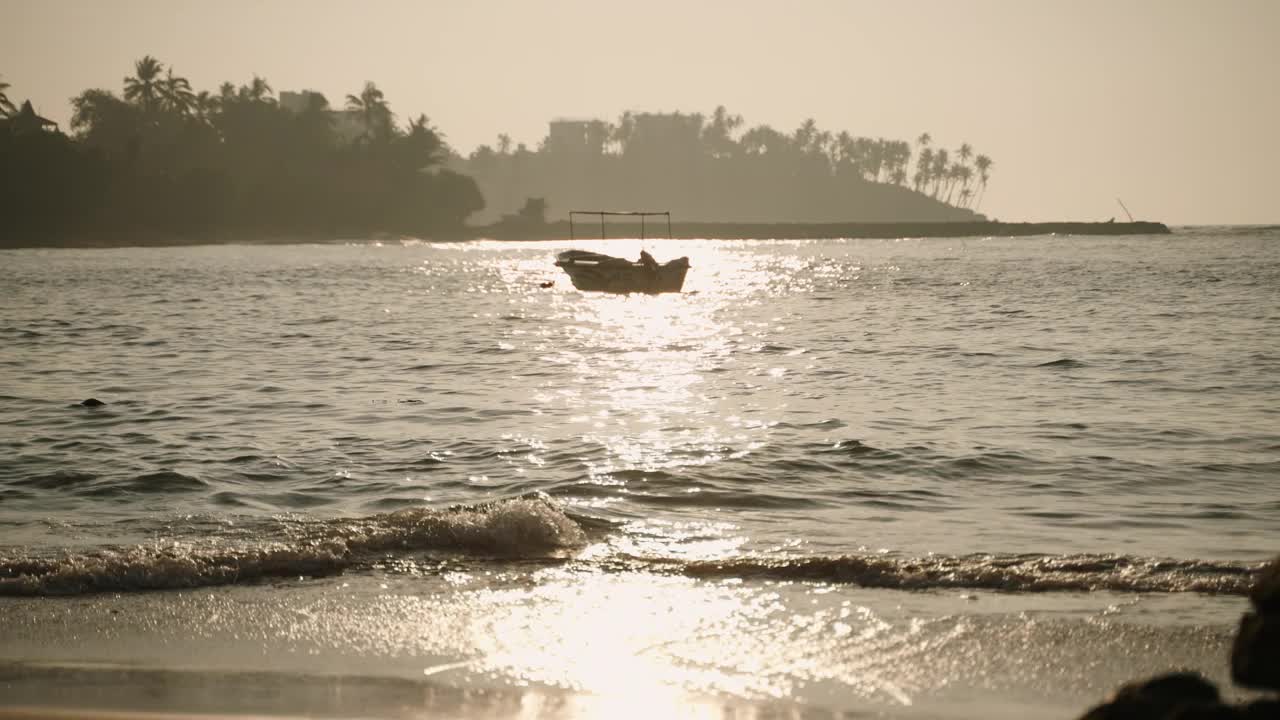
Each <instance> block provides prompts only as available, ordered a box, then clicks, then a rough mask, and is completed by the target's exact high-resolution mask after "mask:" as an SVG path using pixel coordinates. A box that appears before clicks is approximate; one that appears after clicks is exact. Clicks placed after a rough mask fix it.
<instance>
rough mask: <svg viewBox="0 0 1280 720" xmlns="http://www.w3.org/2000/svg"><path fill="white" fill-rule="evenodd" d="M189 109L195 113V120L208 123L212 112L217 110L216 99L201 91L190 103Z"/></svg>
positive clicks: (206, 91)
mask: <svg viewBox="0 0 1280 720" xmlns="http://www.w3.org/2000/svg"><path fill="white" fill-rule="evenodd" d="M191 109H192V110H194V111H195V114H196V120H198V121H200V122H202V123H208V122H209V119H210V117H211V116H212V115H213V112H214V111H215V110H217V109H218V98H217V97H216V96H214V95H210V94H209V91H208V90H201V91H200V92H199V93H198V94H197V95H196V96H195V98H194V99H193V100H192V101H191Z"/></svg>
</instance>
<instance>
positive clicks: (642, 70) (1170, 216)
mask: <svg viewBox="0 0 1280 720" xmlns="http://www.w3.org/2000/svg"><path fill="white" fill-rule="evenodd" d="M0 27H3V28H4V29H5V32H4V40H3V41H2V42H0V76H2V77H3V78H4V80H5V81H6V82H9V83H10V84H11V85H12V87H11V88H10V89H9V91H8V94H9V96H10V98H11V99H13V100H18V101H20V100H22V99H26V98H30V99H31V100H32V102H33V103H34V104H35V106H36V108H37V109H38V110H39V111H40V112H41V113H42V114H44V115H46V116H48V117H50V118H53V119H54V120H57V121H59V122H61V123H63V124H64V126H65V123H66V120H67V118H68V117H69V114H70V110H69V105H68V99H69V98H70V97H71V96H73V95H75V94H77V93H78V92H79V91H81V90H83V89H85V88H88V87H104V88H110V89H114V90H116V91H119V88H120V85H121V81H122V79H123V78H124V76H125V75H127V74H130V73H131V71H132V62H133V60H135V59H137V58H139V57H141V56H142V55H144V54H148V53H149V54H152V55H155V56H156V57H158V58H159V59H160V60H161V61H162V62H164V63H166V64H172V65H173V66H174V68H175V70H176V72H177V73H178V74H180V75H183V76H186V77H188V78H189V79H190V80H191V82H192V84H193V85H195V86H196V89H198V90H199V89H209V90H214V89H216V86H217V85H218V84H219V83H221V82H222V81H223V80H232V81H234V82H236V83H237V84H240V83H243V82H246V81H248V80H249V78H250V77H251V76H252V75H253V74H254V73H257V74H259V75H262V76H264V77H266V78H267V80H268V81H269V82H270V83H271V85H272V87H273V88H275V90H276V91H280V90H288V89H302V88H311V89H315V90H319V91H321V92H323V93H325V94H326V95H327V96H328V97H329V99H330V101H331V102H333V103H334V104H335V105H339V104H341V101H342V98H343V97H345V95H346V94H347V93H351V92H357V91H358V90H359V88H360V87H361V85H362V84H363V83H364V81H365V80H373V81H375V82H377V83H378V85H379V86H380V87H381V88H382V89H383V90H384V91H385V92H386V94H387V97H388V99H389V100H390V101H391V104H392V109H393V110H395V111H396V112H397V113H398V115H399V116H400V118H402V119H403V118H406V117H408V116H409V115H411V114H412V115H416V114H417V113H419V112H425V113H426V114H427V115H428V116H429V117H430V118H431V119H432V121H433V122H434V124H435V125H436V126H437V127H438V128H439V129H440V130H442V131H443V132H444V133H445V135H446V137H447V139H448V140H449V142H450V143H451V144H452V145H453V146H454V147H455V148H457V149H458V150H460V151H461V152H463V153H467V152H470V151H471V150H472V149H474V148H475V146H476V145H478V144H481V143H492V142H493V141H494V138H495V137H496V136H497V134H498V133H501V132H506V133H508V134H510V135H511V136H512V137H513V138H514V139H515V140H516V141H518V142H525V143H528V144H529V146H530V147H534V146H536V144H537V142H538V140H540V139H541V138H542V137H543V136H544V135H545V132H546V122H547V120H549V119H550V118H552V117H558V116H568V117H600V118H605V119H611V120H612V119H616V118H617V116H618V115H619V114H620V113H621V112H622V111H624V110H628V109H630V110H641V111H646V110H647V111H673V110H681V111H686V112H688V111H701V112H703V113H707V114H709V113H710V112H711V111H712V109H714V107H715V106H716V105H718V104H723V105H725V106H727V107H728V108H729V110H730V111H732V112H735V113H739V114H741V115H743V116H744V118H745V120H746V122H747V124H748V125H753V124H768V125H772V126H774V127H775V128H777V129H780V130H787V131H790V130H792V129H794V128H795V127H796V126H797V125H799V124H800V123H801V122H802V121H803V120H804V119H805V118H807V117H812V118H814V119H816V120H817V122H818V125H819V126H820V127H821V128H823V129H827V130H831V131H833V132H835V131H839V130H848V131H850V132H852V133H854V134H855V135H867V136H872V137H886V138H892V139H903V140H907V139H910V140H912V141H914V139H915V138H916V136H918V135H919V134H920V133H921V132H923V131H928V132H929V133H931V134H932V135H933V137H934V140H935V144H941V145H942V146H945V147H949V148H955V147H957V146H959V145H960V143H961V142H966V141H967V142H969V143H971V144H972V145H973V146H974V148H975V149H976V150H977V151H978V152H982V153H985V154H987V155H989V156H990V157H991V158H992V159H993V160H994V161H995V166H994V167H993V169H992V181H991V186H990V187H989V189H988V192H987V198H986V200H985V201H984V205H983V208H982V209H983V211H985V212H987V213H988V214H990V215H992V216H994V217H998V218H1000V219H1002V220H1023V219H1025V220H1055V219H1072V220H1075V219H1079V220H1094V219H1106V218H1108V217H1111V216H1113V215H1116V216H1119V218H1118V219H1123V211H1122V210H1121V209H1120V208H1119V206H1118V205H1117V204H1116V198H1117V197H1119V198H1122V199H1123V200H1124V202H1125V204H1126V205H1128V206H1129V209H1130V210H1131V211H1132V212H1133V213H1134V215H1135V217H1139V218H1150V219H1160V220H1164V221H1166V222H1169V223H1176V224H1193V223H1280V180H1277V178H1280V168H1278V167H1277V165H1280V40H1278V39H1277V38H1280V0H1203V1H1198V0H1096V1H1095V0H1069V1H1063V2H1059V1H1056V0H1054V1H1050V0H936V1H935V0H895V1H893V2H890V1H889V0H884V1H882V2H871V1H863V0H844V1H839V0H829V1H820V0H773V1H772V2H757V1H755V0H726V1H723V2H722V1H719V0H644V1H638V0H629V1H623V2H613V1H611V0H581V1H578V0H537V1H532V0H508V1H502V0H466V1H463V0H459V1H457V2H444V1H442V0H441V1H435V2H433V1H428V0H418V1H405V2H389V1H388V2H379V1H376V0H375V1H370V2H362V3H356V2H351V1H350V0H342V1H340V2H321V1H318V0H306V1H301V0H299V1H282V0H276V1H266V2H248V1H232V0H201V1H200V2H191V1H187V0H157V1H152V0H132V1H127V0H119V1H116V2H111V1H108V0H79V1H77V0H0ZM726 219H729V218H726Z"/></svg>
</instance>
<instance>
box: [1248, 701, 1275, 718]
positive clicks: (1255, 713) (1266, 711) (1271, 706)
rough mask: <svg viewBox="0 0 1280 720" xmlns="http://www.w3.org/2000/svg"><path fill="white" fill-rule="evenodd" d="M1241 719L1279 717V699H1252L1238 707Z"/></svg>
mask: <svg viewBox="0 0 1280 720" xmlns="http://www.w3.org/2000/svg"><path fill="white" fill-rule="evenodd" d="M1240 717H1241V718H1243V720H1276V718H1280V700H1254V701H1253V702H1251V703H1249V704H1248V705H1245V706H1244V707H1242V708H1240Z"/></svg>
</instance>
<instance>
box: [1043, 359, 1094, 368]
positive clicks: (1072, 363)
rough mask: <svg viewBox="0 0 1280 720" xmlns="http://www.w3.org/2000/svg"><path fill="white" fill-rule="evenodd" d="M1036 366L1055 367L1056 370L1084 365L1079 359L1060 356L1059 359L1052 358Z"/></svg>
mask: <svg viewBox="0 0 1280 720" xmlns="http://www.w3.org/2000/svg"><path fill="white" fill-rule="evenodd" d="M1036 367H1042V368H1055V369H1058V370H1072V369H1075V368H1082V367H1085V363H1083V362H1081V361H1079V360H1072V359H1071V358H1061V359H1059V360H1052V361H1050V362H1043V363H1040V364H1039V365H1036Z"/></svg>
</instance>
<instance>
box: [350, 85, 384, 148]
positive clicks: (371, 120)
mask: <svg viewBox="0 0 1280 720" xmlns="http://www.w3.org/2000/svg"><path fill="white" fill-rule="evenodd" d="M347 109H348V110H352V111H355V112H357V113H360V120H361V122H362V123H363V124H364V132H365V137H367V138H369V139H373V140H387V139H389V138H390V137H391V130H392V122H391V120H392V117H393V115H392V114H391V106H390V105H388V104H387V101H386V98H385V97H384V96H383V94H382V91H381V90H379V89H378V86H377V85H374V84H373V81H372V80H370V81H368V82H366V83H365V84H364V90H361V91H360V95H358V96H356V95H348V96H347Z"/></svg>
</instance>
